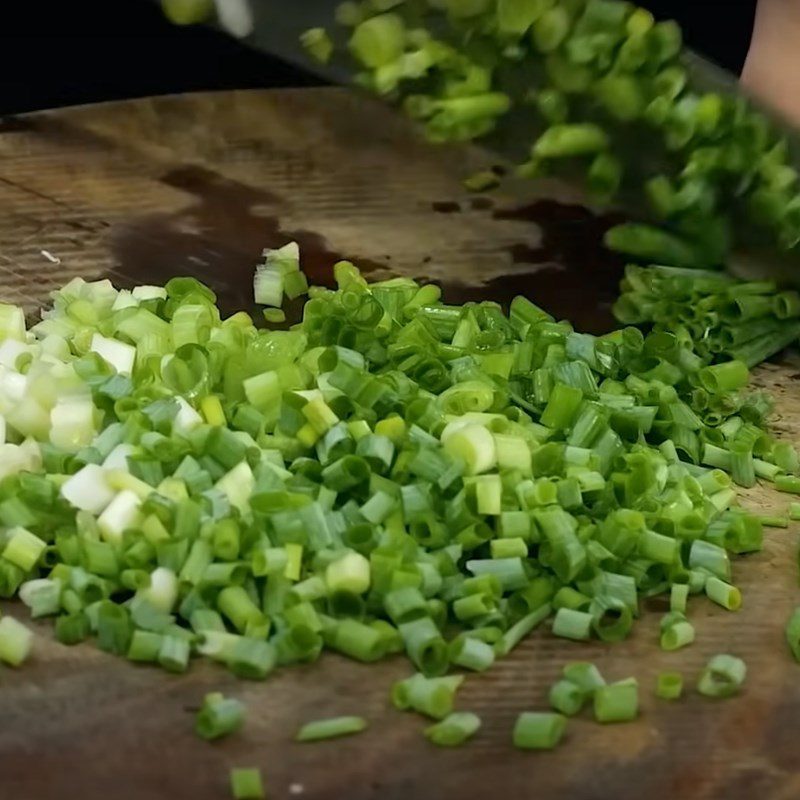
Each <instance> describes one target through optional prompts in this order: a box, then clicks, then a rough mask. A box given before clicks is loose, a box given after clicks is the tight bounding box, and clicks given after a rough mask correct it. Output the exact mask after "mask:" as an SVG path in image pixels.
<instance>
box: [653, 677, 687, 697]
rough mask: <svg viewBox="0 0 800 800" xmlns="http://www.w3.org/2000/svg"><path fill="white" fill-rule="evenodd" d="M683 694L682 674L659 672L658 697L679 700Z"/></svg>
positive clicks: (657, 681)
mask: <svg viewBox="0 0 800 800" xmlns="http://www.w3.org/2000/svg"><path fill="white" fill-rule="evenodd" d="M682 693H683V676H682V675H681V673H680V672H659V674H658V677H657V678H656V697H660V698H661V699H662V700H677V699H678V698H679V697H680V696H681V694H682Z"/></svg>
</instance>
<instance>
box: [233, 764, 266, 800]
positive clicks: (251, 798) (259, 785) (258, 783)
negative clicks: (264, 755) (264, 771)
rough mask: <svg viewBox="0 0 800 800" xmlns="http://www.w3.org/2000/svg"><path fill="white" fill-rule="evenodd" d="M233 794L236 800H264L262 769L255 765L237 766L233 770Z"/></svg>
mask: <svg viewBox="0 0 800 800" xmlns="http://www.w3.org/2000/svg"><path fill="white" fill-rule="evenodd" d="M230 782H231V794H232V796H233V798H234V800H263V799H264V797H266V795H265V794H264V784H263V781H262V779H261V770H259V769H257V768H254V767H236V768H234V769H232V770H231V776H230Z"/></svg>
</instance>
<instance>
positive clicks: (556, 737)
mask: <svg viewBox="0 0 800 800" xmlns="http://www.w3.org/2000/svg"><path fill="white" fill-rule="evenodd" d="M566 729H567V718H566V717H565V716H564V715H563V714H554V713H552V712H548V711H524V712H523V713H522V714H520V715H519V716H518V717H517V721H516V723H515V724H514V733H513V742H514V747H518V748H520V749H521V750H552V749H553V748H554V747H556V746H557V745H558V744H559V742H560V741H561V739H562V738H563V736H564V732H565V731H566Z"/></svg>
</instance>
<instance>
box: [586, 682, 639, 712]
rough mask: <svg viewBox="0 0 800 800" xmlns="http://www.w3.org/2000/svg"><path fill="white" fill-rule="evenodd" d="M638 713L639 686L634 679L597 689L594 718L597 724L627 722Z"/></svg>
mask: <svg viewBox="0 0 800 800" xmlns="http://www.w3.org/2000/svg"><path fill="white" fill-rule="evenodd" d="M638 713H639V686H638V684H637V682H636V679H635V678H626V679H625V680H623V681H617V682H616V683H609V684H606V685H604V686H600V687H598V689H597V690H596V691H595V693H594V718H595V719H596V720H597V721H598V722H628V721H630V720H632V719H635V718H636V716H637V714H638Z"/></svg>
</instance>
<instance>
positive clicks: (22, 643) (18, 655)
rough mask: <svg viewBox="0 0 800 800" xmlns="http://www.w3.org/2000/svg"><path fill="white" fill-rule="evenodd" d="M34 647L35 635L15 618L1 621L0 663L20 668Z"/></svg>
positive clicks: (6, 618) (5, 618) (4, 618)
mask: <svg viewBox="0 0 800 800" xmlns="http://www.w3.org/2000/svg"><path fill="white" fill-rule="evenodd" d="M32 647H33V634H32V633H31V631H30V630H29V629H28V628H26V627H25V625H23V624H22V623H21V622H18V621H17V620H16V619H14V617H3V618H2V619H0V663H3V664H8V666H10V667H19V666H21V665H22V664H23V663H24V662H25V661H26V660H27V659H28V656H29V655H30V653H31V649H32Z"/></svg>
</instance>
